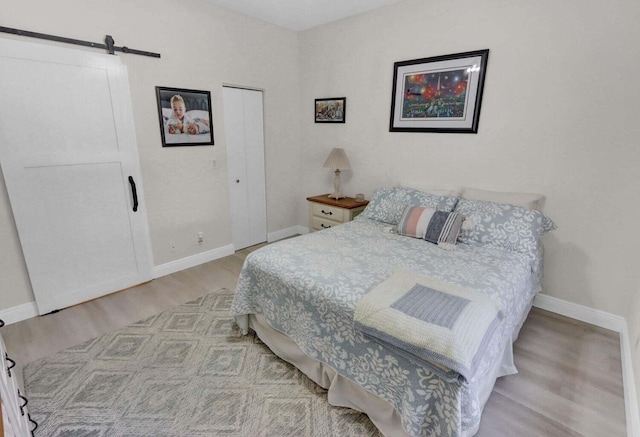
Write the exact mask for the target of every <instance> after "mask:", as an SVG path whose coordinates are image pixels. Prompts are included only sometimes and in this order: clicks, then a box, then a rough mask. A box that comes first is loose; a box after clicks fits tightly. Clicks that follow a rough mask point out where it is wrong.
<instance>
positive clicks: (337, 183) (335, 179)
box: [329, 169, 346, 199]
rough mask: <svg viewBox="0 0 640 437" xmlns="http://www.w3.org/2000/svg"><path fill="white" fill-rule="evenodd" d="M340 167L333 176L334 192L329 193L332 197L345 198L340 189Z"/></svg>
mask: <svg viewBox="0 0 640 437" xmlns="http://www.w3.org/2000/svg"><path fill="white" fill-rule="evenodd" d="M340 185H341V183H340V169H336V174H335V176H334V177H333V194H329V198H331V199H344V198H345V197H346V196H345V195H344V194H342V190H341V189H340Z"/></svg>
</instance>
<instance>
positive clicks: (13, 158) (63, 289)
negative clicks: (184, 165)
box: [0, 40, 151, 314]
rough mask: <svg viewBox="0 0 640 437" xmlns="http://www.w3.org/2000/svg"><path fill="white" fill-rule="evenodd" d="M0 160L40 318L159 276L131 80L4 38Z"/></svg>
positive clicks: (121, 71)
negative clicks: (153, 273)
mask: <svg viewBox="0 0 640 437" xmlns="http://www.w3.org/2000/svg"><path fill="white" fill-rule="evenodd" d="M0 96H2V101H3V104H2V105H0V162H1V164H2V172H3V174H4V179H5V183H6V187H7V192H8V194H9V199H10V201H11V208H12V210H13V214H14V218H15V222H16V227H17V229H18V234H19V236H20V242H21V245H22V249H23V253H24V257H25V261H26V264H27V268H28V271H29V277H30V279H31V285H32V287H33V291H34V294H35V298H36V303H37V306H38V311H39V313H40V314H44V313H48V312H50V311H53V310H56V309H60V308H64V307H67V306H70V305H73V304H76V303H79V302H83V301H86V300H90V299H93V298H95V297H98V296H102V295H104V294H107V293H110V292H113V291H117V290H121V289H123V288H127V287H130V286H132V285H135V284H139V283H141V282H145V281H148V280H150V279H151V252H150V245H149V232H148V224H147V219H146V214H145V209H144V207H143V191H142V185H141V177H140V168H139V162H138V155H137V149H136V144H135V132H134V127H133V118H132V113H131V102H130V96H129V86H128V77H127V72H126V69H125V67H124V66H123V65H121V63H120V61H119V58H118V57H116V56H111V55H103V54H96V53H89V52H85V51H80V50H74V49H66V48H60V47H51V46H46V45H42V44H32V43H25V42H19V41H11V40H0Z"/></svg>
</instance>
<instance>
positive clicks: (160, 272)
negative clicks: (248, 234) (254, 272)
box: [151, 244, 235, 279]
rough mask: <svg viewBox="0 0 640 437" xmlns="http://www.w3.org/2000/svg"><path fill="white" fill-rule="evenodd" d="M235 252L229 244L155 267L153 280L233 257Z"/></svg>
mask: <svg viewBox="0 0 640 437" xmlns="http://www.w3.org/2000/svg"><path fill="white" fill-rule="evenodd" d="M234 252H235V250H234V248H233V244H228V245H226V246H222V247H218V248H216V249H212V250H208V251H206V252H202V253H198V254H196V255H191V256H188V257H186V258H181V259H177V260H175V261H170V262H168V263H165V264H160V265H159V266H155V267H153V269H151V275H152V277H153V279H156V278H160V277H162V276H166V275H170V274H171V273H175V272H179V271H180V270H184V269H188V268H191V267H195V266H199V265H200V264H204V263H206V262H209V261H213V260H216V259H218V258H223V257H225V256H229V255H233V253H234Z"/></svg>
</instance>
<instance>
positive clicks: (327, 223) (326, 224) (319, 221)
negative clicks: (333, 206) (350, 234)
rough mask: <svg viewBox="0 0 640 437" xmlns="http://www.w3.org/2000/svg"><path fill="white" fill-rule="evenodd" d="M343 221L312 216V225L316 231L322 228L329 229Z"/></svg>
mask: <svg viewBox="0 0 640 437" xmlns="http://www.w3.org/2000/svg"><path fill="white" fill-rule="evenodd" d="M341 224H342V222H338V221H335V220H329V219H327V218H323V217H317V216H315V215H314V216H313V217H311V227H312V228H313V230H314V231H321V230H322V229H329V228H330V227H332V226H338V225H341Z"/></svg>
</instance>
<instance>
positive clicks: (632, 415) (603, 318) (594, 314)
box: [533, 293, 640, 437]
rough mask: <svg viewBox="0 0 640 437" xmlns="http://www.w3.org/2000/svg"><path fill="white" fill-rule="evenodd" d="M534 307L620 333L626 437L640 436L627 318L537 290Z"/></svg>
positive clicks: (639, 418) (639, 416)
mask: <svg viewBox="0 0 640 437" xmlns="http://www.w3.org/2000/svg"><path fill="white" fill-rule="evenodd" d="M533 306H535V307H537V308H540V309H543V310H547V311H550V312H552V313H556V314H560V315H562V316H566V317H569V318H572V319H575V320H580V321H581V322H585V323H589V324H591V325H595V326H599V327H600V328H605V329H609V330H611V331H615V332H617V333H619V334H620V358H621V360H622V386H623V387H624V405H625V415H626V418H627V436H628V437H638V436H640V411H639V410H638V398H637V396H636V384H635V376H634V374H633V363H632V361H631V344H630V341H629V329H628V325H627V321H626V319H625V318H624V317H621V316H616V315H615V314H611V313H607V312H604V311H600V310H595V309H593V308H589V307H585V306H583V305H578V304H576V303H571V302H567V301H566V300H562V299H558V298H557V297H553V296H548V295H546V294H540V293H539V294H538V295H537V296H536V298H535V300H534V301H533Z"/></svg>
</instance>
